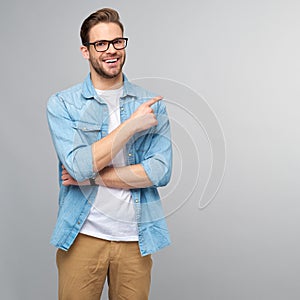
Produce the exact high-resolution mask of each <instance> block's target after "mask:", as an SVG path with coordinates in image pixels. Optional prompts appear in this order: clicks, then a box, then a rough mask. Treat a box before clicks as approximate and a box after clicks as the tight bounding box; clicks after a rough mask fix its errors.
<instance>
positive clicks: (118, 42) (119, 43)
mask: <svg viewBox="0 0 300 300" xmlns="http://www.w3.org/2000/svg"><path fill="white" fill-rule="evenodd" d="M127 41H128V38H116V39H114V40H112V41H107V40H101V41H96V42H94V43H84V46H89V45H93V46H94V48H95V50H96V51H97V52H104V51H106V50H107V49H108V48H109V46H110V44H112V45H113V46H114V48H115V49H116V50H122V49H124V48H126V46H127Z"/></svg>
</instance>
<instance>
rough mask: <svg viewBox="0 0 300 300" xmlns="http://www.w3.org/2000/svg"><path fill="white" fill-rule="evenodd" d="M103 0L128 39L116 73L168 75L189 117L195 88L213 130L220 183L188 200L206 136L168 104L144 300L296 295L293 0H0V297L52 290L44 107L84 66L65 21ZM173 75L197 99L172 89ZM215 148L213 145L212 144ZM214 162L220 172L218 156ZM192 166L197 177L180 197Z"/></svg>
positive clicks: (52, 174) (53, 190)
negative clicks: (159, 205)
mask: <svg viewBox="0 0 300 300" xmlns="http://www.w3.org/2000/svg"><path fill="white" fill-rule="evenodd" d="M104 6H110V7H114V8H116V9H118V10H119V12H120V14H121V18H122V21H123V23H124V24H125V28H126V31H125V34H126V35H127V36H128V37H129V39H130V43H129V46H128V49H127V55H128V59H127V63H126V68H125V72H126V74H127V76H128V77H129V78H141V77H156V78H157V77H159V78H168V79H171V80H174V81H176V82H177V83H178V84H177V86H176V88H174V89H173V90H171V91H170V90H169V91H170V92H173V94H172V93H171V94H170V97H173V98H175V99H173V100H174V101H178V102H180V104H181V105H183V106H186V107H188V110H189V111H192V112H193V114H194V115H195V116H197V118H198V119H199V120H201V118H205V115H206V114H203V113H202V114H201V112H203V110H202V107H204V100H203V98H205V99H206V101H207V103H208V104H209V105H210V107H211V108H212V110H213V111H214V112H215V113H216V115H217V117H218V120H219V122H220V123H221V125H222V128H223V131H224V136H225V140H226V147H227V167H226V172H225V177H224V181H223V184H222V186H221V188H220V190H219V191H218V193H217V195H216V197H215V198H214V200H213V201H212V202H211V203H210V205H208V206H207V207H206V208H205V209H203V210H199V209H198V204H199V197H200V195H201V193H202V189H203V187H204V183H205V178H206V177H207V176H208V170H209V163H208V162H209V160H210V159H211V157H210V155H209V151H208V150H209V148H208V143H207V140H205V135H204V134H203V131H201V130H198V129H199V128H198V129H197V126H198V125H195V124H194V125H193V124H192V123H189V122H190V121H191V120H190V119H189V118H188V117H187V118H185V120H186V124H184V123H182V122H183V121H182V120H179V119H180V118H179V115H180V114H179V115H178V116H171V117H172V126H173V136H174V140H175V141H176V145H175V146H176V147H177V148H176V149H178V150H176V152H175V156H174V160H175V161H174V171H175V173H174V178H173V179H172V182H171V184H170V187H169V190H166V189H165V190H162V193H165V195H166V196H165V197H164V205H165V206H166V209H167V214H168V218H167V221H168V224H169V229H170V231H171V236H172V240H173V244H172V246H171V247H168V248H166V249H164V250H162V251H161V252H159V253H157V254H155V255H154V269H153V283H152V290H151V299H205V300H214V299H222V300H233V299H238V300H240V299H242V300H244V299H245V300H247V299H251V300H253V299H272V300H274V299H299V297H300V285H299V272H300V265H299V264H300V262H299V255H300V254H299V253H300V243H299V235H300V218H299V213H300V204H299V184H298V181H299V180H298V178H299V173H298V170H299V150H300V149H299V146H300V140H299V136H300V135H299V133H300V132H299V128H300V118H299V108H300V105H299V94H300V85H299V84H298V81H299V75H300V60H299V53H300V51H299V50H300V49H299V48H300V42H299V36H300V24H299V23H300V21H299V20H300V19H299V13H300V3H299V2H298V1H296V0H294V1H283V0H282V1H267V0H260V1H250V0H245V1H238V0H229V1H221V0H214V1H208V0H205V1H204V0H200V1H174V0H173V1H171V0H168V1H157V0H152V1H137V0H128V1H70V0H66V1H57V0H53V1H48V2H45V1H37V0H29V1H25V2H22V1H16V0H11V1H6V2H5V1H2V2H1V4H0V14H1V18H0V25H1V26H0V30H1V46H0V47H1V48H0V49H1V55H0V60H1V71H0V72H1V118H0V124H1V126H0V130H1V156H0V157H1V171H2V172H1V175H0V176H1V180H0V182H1V204H2V207H1V210H0V217H1V226H0V233H1V235H0V237H1V248H0V257H1V259H0V263H1V265H0V294H1V295H0V298H1V299H6V300H15V299H30V300H35V299H45V300H46V299H56V289H57V275H56V266H55V249H54V248H53V247H52V246H50V245H49V239H50V235H51V233H52V229H53V227H54V224H55V218H56V211H57V192H58V188H57V169H56V165H57V162H56V156H55V153H54V149H53V147H52V144H51V141H50V136H49V133H48V128H47V123H46V116H45V106H46V102H47V99H48V97H49V96H50V95H51V94H52V93H54V92H56V91H58V90H61V89H64V88H66V87H68V86H70V85H73V84H75V83H77V82H80V81H82V80H83V78H84V77H85V76H86V74H87V71H88V65H87V63H86V61H85V60H84V59H82V58H81V54H80V52H79V46H80V42H79V34H78V31H79V28H80V25H81V22H82V21H83V19H84V18H85V17H87V16H88V15H89V14H90V13H91V12H93V11H94V10H96V9H98V8H101V7H104ZM164 82H165V81H164V80H161V83H162V86H161V87H159V88H158V90H159V89H161V90H163V86H167V85H164V84H163V83H164ZM145 84H146V85H147V84H149V85H151V84H153V81H151V80H146V82H145ZM181 85H185V86H189V87H190V88H191V89H192V90H193V91H194V92H195V93H197V94H198V95H199V96H198V97H196V96H195V97H194V98H193V97H192V96H191V97H189V96H188V94H186V95H187V96H186V97H185V96H184V95H185V91H184V90H182V88H181ZM177 91H178V92H179V94H180V95H178V99H176V92H177ZM170 111H172V107H171V106H170ZM181 112H182V116H184V112H183V110H182V111H181ZM208 114H209V112H208ZM177 119H178V120H179V122H176V121H177ZM205 122H206V121H205ZM208 126H210V125H208ZM212 127H213V126H212ZM195 129H197V130H195ZM214 129H215V133H216V134H217V135H218V134H220V131H218V129H217V127H214ZM213 133H214V131H213V130H212V131H210V138H211V139H213V138H214V135H213ZM214 145H215V146H216V145H218V143H215V144H214ZM218 149H220V150H218ZM223 150H224V149H223V148H222V143H221V142H220V147H219V148H218V147H217V149H215V151H217V152H218V151H219V152H220V153H219V154H220V155H222V153H223V152H224V151H223ZM197 153H198V154H199V156H200V161H201V164H200V165H199V161H198V160H197ZM217 165H219V167H220V168H219V171H218V172H219V175H220V170H221V169H222V168H221V166H222V160H221V161H220V162H217ZM180 166H183V167H182V168H180ZM195 168H196V169H198V168H199V170H200V180H199V184H197V186H196V188H195V189H194V192H193V193H192V194H191V195H190V196H189V197H188V196H187V189H191V188H192V187H190V186H188V184H189V183H190V182H192V181H193V180H194V179H195V176H196V173H195V174H194V173H193V172H195ZM180 170H182V171H180ZM189 171H190V172H189ZM218 172H217V173H218ZM217 175H218V174H217ZM217 175H216V177H215V178H217V179H218V176H217ZM213 179H214V178H213ZM217 181H218V180H217ZM182 183H184V184H187V185H186V188H184V187H185V186H183V187H182ZM183 202H184V203H183ZM174 203H175V204H174ZM182 203H183V205H181V204H182ZM180 205H181V206H180ZM103 298H105V299H106V297H103Z"/></svg>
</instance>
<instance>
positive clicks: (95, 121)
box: [47, 74, 172, 256]
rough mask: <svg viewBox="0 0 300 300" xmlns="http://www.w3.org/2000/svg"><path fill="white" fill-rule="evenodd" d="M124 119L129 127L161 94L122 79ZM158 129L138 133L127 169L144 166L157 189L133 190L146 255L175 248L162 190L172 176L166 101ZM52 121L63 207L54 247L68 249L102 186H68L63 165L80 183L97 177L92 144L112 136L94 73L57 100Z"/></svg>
mask: <svg viewBox="0 0 300 300" xmlns="http://www.w3.org/2000/svg"><path fill="white" fill-rule="evenodd" d="M123 83H124V86H123V95H122V97H121V98H120V119H121V122H124V121H125V120H126V119H128V118H129V117H130V116H131V114H132V113H133V112H134V111H135V110H136V109H137V108H138V107H139V105H141V104H142V103H143V102H145V101H147V100H150V99H151V98H153V97H155V96H156V95H155V94H153V93H151V92H149V91H147V90H145V89H143V88H141V87H139V86H137V85H134V84H132V83H130V82H129V81H128V80H127V78H126V76H125V75H124V74H123ZM152 108H153V110H154V113H155V115H156V117H157V120H158V125H157V126H154V127H151V128H150V129H148V130H145V131H142V132H139V133H137V134H135V135H134V136H133V137H132V138H131V139H130V140H129V142H128V143H127V144H126V156H127V164H128V165H131V164H142V166H143V167H144V169H145V172H146V174H147V175H148V177H149V179H150V180H151V182H152V183H153V186H151V187H147V188H141V189H132V190H131V193H132V199H133V201H134V207H135V212H136V220H137V224H138V236H139V247H140V252H141V255H143V256H144V255H148V254H152V253H154V252H156V251H158V250H159V249H161V248H163V247H165V246H167V245H169V244H170V237H169V232H168V229H167V224H166V220H165V216H164V212H163V209H162V205H161V200H160V196H159V193H158V190H157V188H158V187H161V186H164V185H166V184H167V183H168V182H169V180H170V177H171V171H172V142H171V136H170V124H169V119H168V116H167V112H166V106H165V103H164V102H163V100H161V101H159V102H157V103H155V104H154V105H152ZM47 118H48V124H49V129H50V133H51V137H52V141H53V144H54V147H55V150H56V153H57V156H58V161H59V168H58V171H59V174H58V176H59V187H60V192H59V208H58V216H57V222H56V226H55V229H54V232H53V234H52V238H51V243H52V244H53V245H54V246H56V247H57V248H60V249H63V250H68V249H69V248H70V246H71V245H72V243H73V242H74V240H75V238H76V236H77V235H78V233H79V231H80V229H81V227H82V225H83V223H84V221H85V219H86V218H87V216H88V214H89V211H90V208H91V207H92V205H93V202H94V200H95V197H96V194H97V190H98V187H97V186H63V185H62V182H61V179H60V178H61V172H62V165H64V166H65V168H66V169H67V171H68V172H69V174H70V175H71V176H72V177H73V178H75V179H76V180H77V181H84V180H86V179H88V178H94V177H95V176H96V175H97V174H96V173H95V172H94V171H93V158H92V146H91V145H92V144H93V143H94V142H96V141H97V140H99V139H101V138H103V137H105V136H106V135H107V134H108V125H109V124H108V122H109V112H108V107H107V104H106V103H105V101H104V100H103V99H101V98H99V97H98V95H97V93H96V91H95V89H94V86H93V84H92V81H91V79H90V74H89V75H88V76H87V78H86V79H85V81H84V82H83V83H80V84H77V85H75V86H73V87H71V88H69V89H67V90H64V91H61V92H58V93H56V94H55V95H52V96H51V97H50V99H49V101H48V104H47Z"/></svg>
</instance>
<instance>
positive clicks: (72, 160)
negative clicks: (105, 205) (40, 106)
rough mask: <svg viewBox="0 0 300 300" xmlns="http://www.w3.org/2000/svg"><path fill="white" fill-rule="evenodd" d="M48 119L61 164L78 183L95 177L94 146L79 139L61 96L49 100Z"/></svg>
mask: <svg viewBox="0 0 300 300" xmlns="http://www.w3.org/2000/svg"><path fill="white" fill-rule="evenodd" d="M47 119H48V125H49V129H50V133H51V137H52V141H53V144H54V147H55V150H56V153H57V156H58V158H59V160H60V162H61V163H62V164H63V165H64V166H65V168H66V169H67V171H68V172H69V174H70V175H71V176H72V177H73V178H74V179H75V180H77V181H84V180H85V179H87V178H91V177H94V176H95V175H96V173H95V172H94V170H93V155H92V146H91V145H89V144H87V143H86V142H84V141H83V140H82V139H80V138H78V133H77V130H76V126H75V121H74V120H72V117H71V116H70V114H69V112H68V109H67V107H66V105H65V103H64V101H63V99H61V98H60V96H59V95H53V96H51V97H50V98H49V100H48V104H47Z"/></svg>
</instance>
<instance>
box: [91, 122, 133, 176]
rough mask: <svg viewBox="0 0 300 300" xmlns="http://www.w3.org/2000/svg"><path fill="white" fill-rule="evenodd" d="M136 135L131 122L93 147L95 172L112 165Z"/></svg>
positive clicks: (124, 124)
mask: <svg viewBox="0 0 300 300" xmlns="http://www.w3.org/2000/svg"><path fill="white" fill-rule="evenodd" d="M134 133H135V131H134V129H133V127H132V126H131V124H130V123H129V122H126V121H125V122H124V123H122V124H121V125H120V126H118V127H117V128H116V129H115V130H114V131H112V132H111V133H110V134H109V135H107V136H106V137H104V138H102V139H101V140H99V141H97V142H95V143H94V144H93V145H92V153H93V165H94V171H95V172H100V171H101V170H102V169H103V168H105V167H106V166H107V165H109V164H110V162H111V161H112V159H113V158H114V157H115V156H116V154H117V153H118V152H119V151H120V150H121V149H122V148H123V147H124V146H125V144H126V143H127V142H128V141H129V139H130V138H131V137H132V136H133V134H134Z"/></svg>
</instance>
